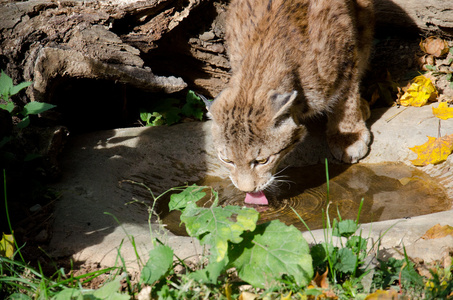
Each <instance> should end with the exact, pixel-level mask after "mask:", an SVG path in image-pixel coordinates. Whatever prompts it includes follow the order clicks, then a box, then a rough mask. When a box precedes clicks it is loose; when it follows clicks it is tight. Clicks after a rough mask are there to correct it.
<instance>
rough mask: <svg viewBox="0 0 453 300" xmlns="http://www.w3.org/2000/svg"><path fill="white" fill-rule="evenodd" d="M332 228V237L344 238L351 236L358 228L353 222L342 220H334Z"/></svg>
mask: <svg viewBox="0 0 453 300" xmlns="http://www.w3.org/2000/svg"><path fill="white" fill-rule="evenodd" d="M332 227H333V231H332V235H334V236H339V237H346V238H347V237H350V236H351V235H353V234H354V233H355V232H356V231H357V228H358V226H357V224H356V223H355V222H354V221H353V220H342V221H340V222H337V220H336V219H335V220H334V223H333V225H332Z"/></svg>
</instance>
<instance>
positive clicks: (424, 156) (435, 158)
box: [409, 134, 453, 166]
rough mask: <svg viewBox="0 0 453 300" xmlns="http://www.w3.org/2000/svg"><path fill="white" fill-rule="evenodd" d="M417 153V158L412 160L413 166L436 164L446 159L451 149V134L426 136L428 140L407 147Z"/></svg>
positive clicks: (452, 145)
mask: <svg viewBox="0 0 453 300" xmlns="http://www.w3.org/2000/svg"><path fill="white" fill-rule="evenodd" d="M409 149H410V150H412V151H414V152H415V153H417V155H418V157H417V159H414V160H412V164H413V165H415V166H427V165H429V164H438V163H440V162H443V161H445V160H446V159H447V157H448V156H449V155H450V153H451V152H452V151H453V134H450V135H444V136H443V137H440V138H434V137H431V136H428V141H427V142H426V143H424V144H423V145H420V146H415V147H412V148H409Z"/></svg>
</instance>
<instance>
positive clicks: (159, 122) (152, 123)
mask: <svg viewBox="0 0 453 300" xmlns="http://www.w3.org/2000/svg"><path fill="white" fill-rule="evenodd" d="M151 117H153V118H154V119H152V120H151V119H150V121H148V123H147V124H146V126H160V125H164V124H165V121H164V119H163V117H164V116H162V115H161V114H160V113H158V112H153V113H152V114H151Z"/></svg>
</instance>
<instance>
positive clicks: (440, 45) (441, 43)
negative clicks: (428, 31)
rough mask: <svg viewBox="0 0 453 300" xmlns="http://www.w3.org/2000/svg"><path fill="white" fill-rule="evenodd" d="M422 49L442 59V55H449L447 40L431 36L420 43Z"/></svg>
mask: <svg viewBox="0 0 453 300" xmlns="http://www.w3.org/2000/svg"><path fill="white" fill-rule="evenodd" d="M420 49H422V51H423V52H425V53H427V54H430V55H434V56H435V57H441V56H442V55H444V54H446V53H448V50H449V47H448V43H447V42H446V41H445V40H443V39H441V38H438V37H434V36H430V37H428V38H426V39H425V40H423V41H421V42H420Z"/></svg>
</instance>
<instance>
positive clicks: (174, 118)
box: [161, 107, 181, 125]
mask: <svg viewBox="0 0 453 300" xmlns="http://www.w3.org/2000/svg"><path fill="white" fill-rule="evenodd" d="M180 112H181V110H180V109H179V108H177V107H170V108H169V109H167V110H166V111H163V112H161V113H162V115H163V116H164V117H165V121H166V122H167V125H172V124H175V123H178V122H179V120H181V116H180V115H179V114H180Z"/></svg>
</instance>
